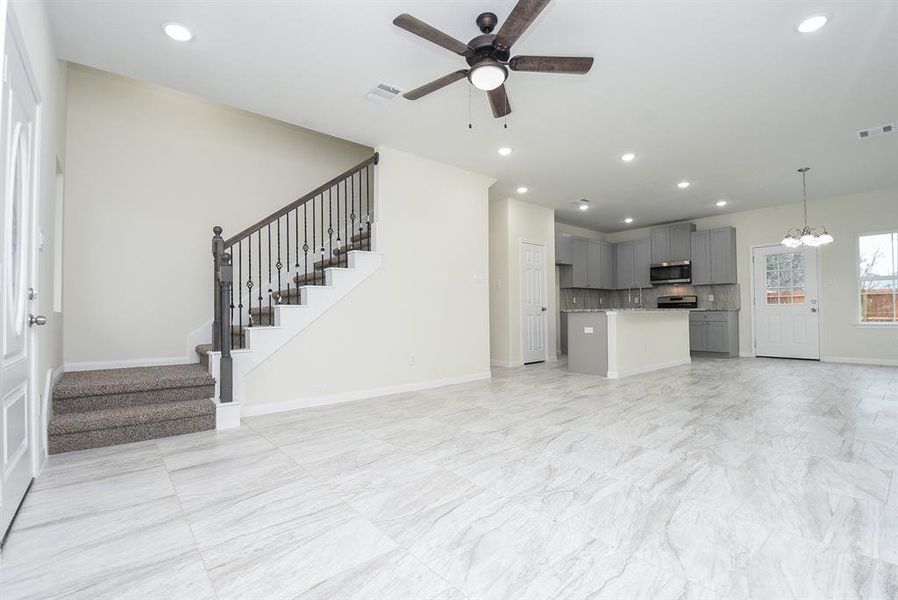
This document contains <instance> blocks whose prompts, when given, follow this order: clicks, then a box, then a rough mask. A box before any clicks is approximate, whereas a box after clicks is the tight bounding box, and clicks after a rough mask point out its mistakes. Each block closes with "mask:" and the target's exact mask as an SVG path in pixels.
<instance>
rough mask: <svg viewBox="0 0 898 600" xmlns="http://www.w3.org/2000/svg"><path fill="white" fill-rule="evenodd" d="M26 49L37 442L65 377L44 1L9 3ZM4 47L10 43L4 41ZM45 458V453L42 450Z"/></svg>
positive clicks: (50, 54) (60, 87) (58, 135)
mask: <svg viewBox="0 0 898 600" xmlns="http://www.w3.org/2000/svg"><path fill="white" fill-rule="evenodd" d="M11 8H12V11H11V13H14V14H15V19H16V21H17V23H18V25H19V29H20V31H21V33H22V37H23V41H24V44H25V52H26V53H27V54H28V60H29V62H30V64H31V69H32V72H33V74H34V78H35V84H36V85H37V88H38V93H39V94H40V105H39V108H38V110H39V120H40V141H39V146H38V149H39V152H40V154H39V156H38V164H37V171H38V172H37V179H38V180H37V194H38V197H37V211H38V221H37V226H38V231H39V234H41V235H43V237H44V244H43V248H42V249H41V250H39V252H38V256H37V281H36V282H35V283H36V285H35V287H36V289H37V293H38V297H37V300H36V305H32V307H31V310H32V311H33V312H34V313H35V314H41V315H45V316H46V317H47V324H46V325H45V326H43V327H40V328H37V355H36V374H37V380H36V382H35V384H36V387H37V392H38V394H39V398H38V401H39V406H40V411H41V414H40V415H39V419H38V426H37V428H36V429H37V430H38V431H37V432H38V434H39V435H38V439H39V440H41V443H42V440H43V437H44V436H43V433H44V432H46V421H47V420H48V419H49V413H50V411H51V407H50V406H49V399H48V397H47V396H48V394H46V388H47V387H48V379H49V378H50V377H51V376H52V374H53V373H54V372H55V373H56V374H57V375H58V374H60V373H61V367H62V345H63V344H62V340H63V315H62V313H58V312H54V307H53V296H54V293H55V292H56V290H55V289H54V288H55V287H57V286H56V284H55V282H54V278H53V272H54V256H55V253H56V252H55V250H56V244H57V243H59V240H57V239H56V235H55V234H56V227H55V223H56V200H57V162H58V163H59V164H60V166H62V165H64V164H65V160H64V157H65V155H64V150H65V76H66V73H65V68H64V66H63V64H62V63H60V62H59V61H58V60H57V59H56V50H55V48H54V46H53V40H52V37H51V32H50V26H49V23H48V21H47V15H46V12H45V10H44V4H43V3H42V2H24V1H22V2H20V1H13V2H12V3H11ZM6 43H7V44H8V43H10V41H9V40H6ZM39 450H40V452H41V454H42V455H44V454H46V448H45V447H43V446H41V447H40V448H39Z"/></svg>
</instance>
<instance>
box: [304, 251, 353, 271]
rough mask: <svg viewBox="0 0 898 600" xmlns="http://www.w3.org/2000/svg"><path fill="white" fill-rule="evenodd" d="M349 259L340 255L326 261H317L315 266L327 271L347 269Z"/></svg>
mask: <svg viewBox="0 0 898 600" xmlns="http://www.w3.org/2000/svg"><path fill="white" fill-rule="evenodd" d="M348 264H349V263H348V257H347V256H346V255H345V254H339V255H337V256H332V257H330V258H325V259H324V260H319V261H317V262H316V263H315V264H314V265H313V266H314V267H315V268H316V269H326V268H328V267H346V266H347V265H348Z"/></svg>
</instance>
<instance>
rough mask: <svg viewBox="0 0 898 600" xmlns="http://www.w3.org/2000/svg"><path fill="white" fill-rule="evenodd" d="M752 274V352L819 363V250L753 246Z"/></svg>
mask: <svg viewBox="0 0 898 600" xmlns="http://www.w3.org/2000/svg"><path fill="white" fill-rule="evenodd" d="M752 270H753V278H754V295H755V297H754V309H755V354H756V355H757V356H772V357H777V358H812V359H819V358H820V296H819V294H818V287H817V249H816V248H794V249H793V248H786V247H785V246H765V247H762V248H754V249H753V250H752Z"/></svg>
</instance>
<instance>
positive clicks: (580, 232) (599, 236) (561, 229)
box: [555, 223, 607, 241]
mask: <svg viewBox="0 0 898 600" xmlns="http://www.w3.org/2000/svg"><path fill="white" fill-rule="evenodd" d="M555 231H557V232H558V233H569V234H571V235H575V236H577V237H582V238H586V239H588V240H599V241H605V239H606V238H607V234H605V233H602V232H601V231H593V230H592V229H586V228H584V227H577V226H576V225H568V224H567V223H555Z"/></svg>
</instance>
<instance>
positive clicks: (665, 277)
mask: <svg viewBox="0 0 898 600" xmlns="http://www.w3.org/2000/svg"><path fill="white" fill-rule="evenodd" d="M649 280H650V281H651V282H652V285H664V284H667V283H690V282H691V281H692V263H691V262H690V261H688V260H680V261H676V262H663V263H658V264H655V265H652V266H651V267H650V269H649Z"/></svg>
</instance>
